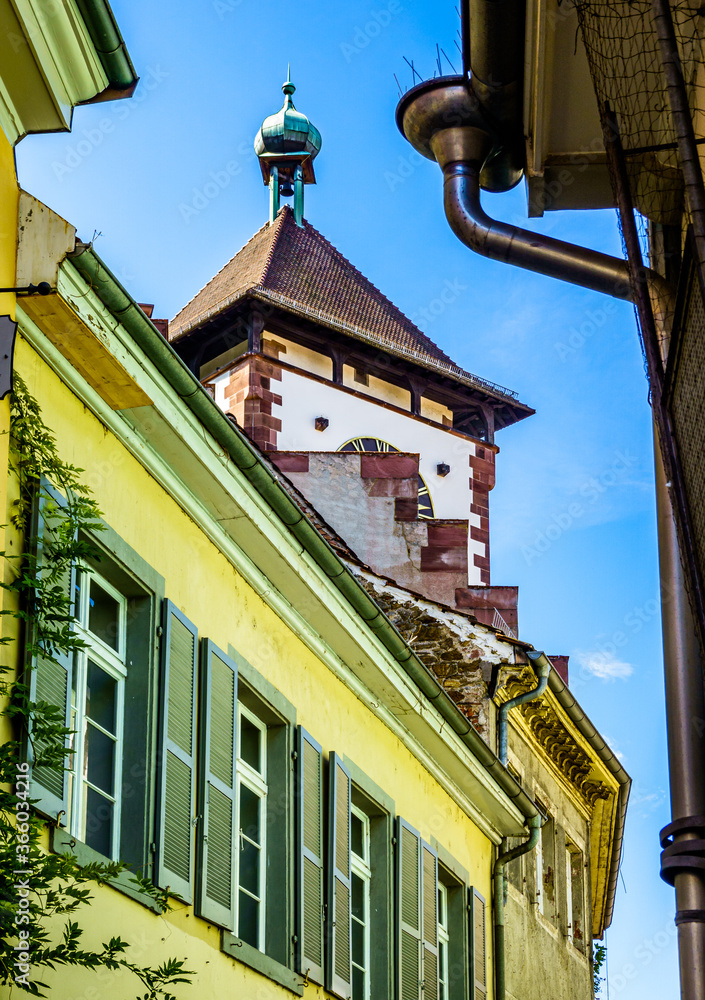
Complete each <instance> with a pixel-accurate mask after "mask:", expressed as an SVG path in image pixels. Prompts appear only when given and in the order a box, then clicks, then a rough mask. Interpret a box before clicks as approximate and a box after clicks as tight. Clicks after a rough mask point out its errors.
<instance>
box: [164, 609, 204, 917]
mask: <svg viewBox="0 0 705 1000" xmlns="http://www.w3.org/2000/svg"><path fill="white" fill-rule="evenodd" d="M162 629H163V632H162V664H161V666H162V672H161V727H160V728H161V747H160V777H159V806H158V811H157V816H158V823H159V829H158V838H157V884H158V885H160V886H161V887H162V888H164V889H166V888H169V889H171V891H172V892H173V893H174V894H175V895H177V896H180V897H181V898H182V899H183V900H185V901H186V902H187V903H190V902H192V901H193V847H194V820H195V791H196V708H197V704H196V703H197V682H198V670H197V660H198V641H197V640H198V633H197V630H196V626H195V625H193V624H192V623H191V622H190V621H189V620H188V618H186V617H184V615H182V614H181V612H180V611H179V609H178V608H177V607H176V605H174V604H172V603H171V601H164V604H163V619H162Z"/></svg>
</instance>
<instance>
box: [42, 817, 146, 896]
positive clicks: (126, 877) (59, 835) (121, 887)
mask: <svg viewBox="0 0 705 1000" xmlns="http://www.w3.org/2000/svg"><path fill="white" fill-rule="evenodd" d="M51 849H52V851H53V852H54V853H55V854H72V855H73V856H74V857H75V858H76V860H77V861H78V863H79V865H90V864H96V863H97V864H109V863H110V858H106V857H105V855H103V854H99V853H98V851H94V850H93V848H92V847H89V846H88V845H87V844H83V843H81V841H80V840H76V839H75V838H74V837H72V836H71V834H70V833H68V831H66V830H64V829H62V828H61V827H59V826H53V827H52V828H51ZM110 885H111V886H112V888H113V889H117V890H118V892H122V893H123V894H124V895H125V896H129V897H130V899H134V900H136V901H137V902H138V903H141V904H142V905H143V906H146V907H147V908H148V909H149V910H152V912H153V913H162V909H161V907H160V906H159V905H158V904H157V903H156V902H155V900H153V899H152V897H151V896H149V895H147V893H146V892H142V890H141V889H140V888H139V887H138V886H137V885H136V884H135V882H134V881H133V877H132V873H131V872H129V871H127V870H125V871H123V872H121V873H120V874H119V875H118V877H117V878H116V879H113V881H112V882H111V883H110Z"/></svg>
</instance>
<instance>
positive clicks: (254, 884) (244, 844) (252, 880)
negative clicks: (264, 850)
mask: <svg viewBox="0 0 705 1000" xmlns="http://www.w3.org/2000/svg"><path fill="white" fill-rule="evenodd" d="M259 865H260V849H259V847H256V846H255V845H254V844H251V843H250V842H249V840H245V838H244V837H240V888H241V889H247V890H248V892H251V893H253V894H254V895H255V896H259Z"/></svg>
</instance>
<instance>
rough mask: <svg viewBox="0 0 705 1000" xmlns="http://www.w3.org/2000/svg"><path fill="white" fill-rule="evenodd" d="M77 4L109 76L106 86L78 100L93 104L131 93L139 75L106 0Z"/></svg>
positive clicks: (127, 95)
mask: <svg viewBox="0 0 705 1000" xmlns="http://www.w3.org/2000/svg"><path fill="white" fill-rule="evenodd" d="M76 6H77V7H78V10H79V13H80V14H81V17H82V18H83V20H84V22H85V25H86V28H87V29H88V34H89V35H90V36H91V41H92V42H93V45H94V46H95V50H96V52H97V54H98V58H99V59H100V62H101V65H102V67H103V70H104V71H105V75H106V76H107V78H108V87H107V89H106V90H104V91H103V92H102V93H100V94H98V95H97V96H96V97H92V98H91V99H90V100H88V101H83V102H81V103H83V104H95V103H98V102H99V101H116V100H120V99H121V98H124V97H132V94H133V93H134V91H135V87H136V86H137V81H138V80H139V77H138V76H137V74H136V73H135V67H134V66H133V65H132V60H131V59H130V56H129V53H128V51H127V47H126V45H125V42H124V41H123V38H122V35H121V34H120V29H119V27H118V25H117V21H116V20H115V15H114V14H113V12H112V10H111V9H110V4H109V3H108V0H76Z"/></svg>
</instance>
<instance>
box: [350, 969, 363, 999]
mask: <svg viewBox="0 0 705 1000" xmlns="http://www.w3.org/2000/svg"><path fill="white" fill-rule="evenodd" d="M352 1000H365V973H364V972H363V971H362V969H353V977H352Z"/></svg>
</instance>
